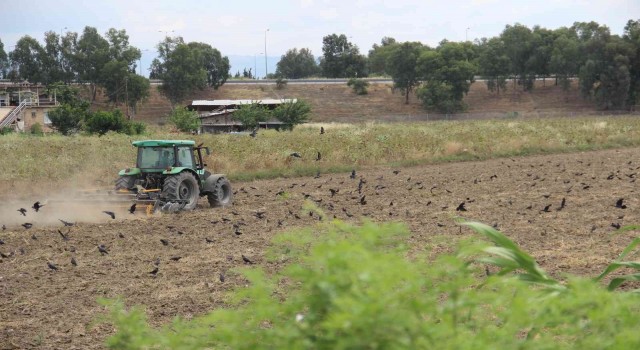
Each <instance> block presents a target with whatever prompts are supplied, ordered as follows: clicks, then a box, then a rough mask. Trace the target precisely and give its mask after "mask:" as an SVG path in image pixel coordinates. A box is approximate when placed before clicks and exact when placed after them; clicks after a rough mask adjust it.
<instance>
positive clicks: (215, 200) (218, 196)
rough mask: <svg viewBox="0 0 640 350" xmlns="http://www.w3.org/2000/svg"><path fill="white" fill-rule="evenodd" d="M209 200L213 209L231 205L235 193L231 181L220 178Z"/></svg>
mask: <svg viewBox="0 0 640 350" xmlns="http://www.w3.org/2000/svg"><path fill="white" fill-rule="evenodd" d="M207 199H209V205H210V206H211V207H212V208H215V207H226V206H227V205H231V201H232V200H233V192H232V191H231V184H230V183H229V180H227V179H225V178H224V177H221V178H219V179H218V181H216V185H215V187H214V188H213V192H211V193H209V194H208V195H207Z"/></svg>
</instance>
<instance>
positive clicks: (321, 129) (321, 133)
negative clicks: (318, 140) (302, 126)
mask: <svg viewBox="0 0 640 350" xmlns="http://www.w3.org/2000/svg"><path fill="white" fill-rule="evenodd" d="M323 134H324V126H321V127H320V135H323Z"/></svg>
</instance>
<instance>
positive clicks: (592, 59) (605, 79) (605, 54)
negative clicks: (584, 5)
mask: <svg viewBox="0 0 640 350" xmlns="http://www.w3.org/2000/svg"><path fill="white" fill-rule="evenodd" d="M573 28H574V29H575V30H576V32H577V34H578V38H579V39H580V41H581V48H582V55H583V56H584V57H585V63H584V64H583V65H582V66H581V67H580V71H579V77H580V90H581V92H582V94H583V95H584V96H586V97H589V98H591V99H593V100H594V101H595V102H596V103H597V104H598V106H599V107H600V108H603V109H620V108H625V107H626V106H627V102H628V101H629V94H630V91H631V85H632V83H631V60H630V57H632V56H633V46H632V45H630V43H629V42H627V41H625V40H624V39H623V38H621V37H619V36H617V35H611V33H610V32H609V28H607V27H606V26H600V25H598V24H597V23H595V22H589V23H575V24H574V26H573Z"/></svg>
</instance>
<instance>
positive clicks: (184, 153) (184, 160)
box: [177, 147, 193, 169]
mask: <svg viewBox="0 0 640 350" xmlns="http://www.w3.org/2000/svg"><path fill="white" fill-rule="evenodd" d="M177 165H178V166H183V167H187V168H192V169H193V150H192V149H191V147H178V164H177Z"/></svg>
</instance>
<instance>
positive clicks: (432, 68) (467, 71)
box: [418, 41, 477, 113]
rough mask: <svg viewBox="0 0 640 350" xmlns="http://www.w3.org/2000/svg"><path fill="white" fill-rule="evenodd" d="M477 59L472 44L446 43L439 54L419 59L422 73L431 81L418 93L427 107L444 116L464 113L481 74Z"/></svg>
mask: <svg viewBox="0 0 640 350" xmlns="http://www.w3.org/2000/svg"><path fill="white" fill-rule="evenodd" d="M473 59H474V51H473V49H472V47H471V45H470V43H454V42H446V41H443V42H442V43H440V46H438V48H437V49H436V50H435V51H425V52H423V53H422V55H421V56H420V58H419V59H418V73H419V74H420V76H421V77H422V78H423V79H424V80H426V81H427V83H426V84H425V86H423V87H421V88H420V89H419V90H418V98H420V99H421V100H422V102H423V105H424V106H425V107H426V108H436V109H438V110H439V111H441V112H444V113H453V112H455V111H460V110H463V109H464V104H463V102H462V99H463V98H464V95H466V94H467V92H469V88H470V86H471V83H473V81H474V76H475V74H476V71H477V67H476V66H475V64H474V63H473Z"/></svg>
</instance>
